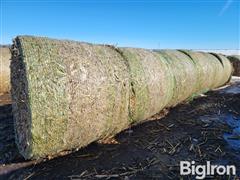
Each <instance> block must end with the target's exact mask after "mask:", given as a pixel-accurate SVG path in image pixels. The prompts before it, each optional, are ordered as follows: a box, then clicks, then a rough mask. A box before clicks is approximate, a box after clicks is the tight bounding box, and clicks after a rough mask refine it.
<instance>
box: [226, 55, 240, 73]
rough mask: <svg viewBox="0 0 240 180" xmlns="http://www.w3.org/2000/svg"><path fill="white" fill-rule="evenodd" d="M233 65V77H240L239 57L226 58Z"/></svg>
mask: <svg viewBox="0 0 240 180" xmlns="http://www.w3.org/2000/svg"><path fill="white" fill-rule="evenodd" d="M228 59H229V60H230V62H231V63H232V65H233V76H240V55H234V56H228Z"/></svg>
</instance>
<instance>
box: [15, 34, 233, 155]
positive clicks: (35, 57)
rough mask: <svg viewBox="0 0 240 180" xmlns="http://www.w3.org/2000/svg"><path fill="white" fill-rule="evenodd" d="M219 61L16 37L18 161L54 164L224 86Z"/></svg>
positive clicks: (225, 73) (223, 64) (225, 74)
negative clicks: (69, 153)
mask: <svg viewBox="0 0 240 180" xmlns="http://www.w3.org/2000/svg"><path fill="white" fill-rule="evenodd" d="M231 72H232V67H231V64H230V62H229V61H228V59H227V58H225V57H224V56H221V55H215V54H214V55H213V54H207V53H200V52H191V51H178V50H164V51H159V52H153V51H150V50H145V49H136V48H116V47H113V46H108V45H93V44H88V43H80V42H74V41H60V40H53V39H48V38H39V37H30V36H19V37H17V38H16V39H15V41H14V45H13V46H12V62H11V85H12V90H11V93H12V98H13V101H14V103H13V114H14V120H15V131H16V142H17V145H18V148H19V150H20V152H21V154H22V155H23V156H24V157H25V158H26V159H34V158H39V157H46V156H48V155H51V156H56V155H58V154H59V153H60V152H61V151H64V150H74V149H77V148H81V147H84V146H86V145H88V144H89V143H91V142H93V141H96V140H99V139H103V138H106V137H109V136H112V135H115V134H117V133H118V132H120V131H122V130H124V129H126V128H128V127H129V126H130V125H131V124H136V123H140V122H142V121H144V120H145V119H146V118H149V117H150V116H152V115H154V114H156V113H158V112H159V111H161V110H162V109H163V108H166V107H171V106H174V105H176V104H178V103H179V102H182V101H184V100H185V99H187V98H189V97H190V96H192V95H194V94H198V93H201V92H205V91H207V90H209V89H213V88H216V87H219V86H221V85H223V84H225V83H226V82H227V81H228V80H229V79H230V76H231Z"/></svg>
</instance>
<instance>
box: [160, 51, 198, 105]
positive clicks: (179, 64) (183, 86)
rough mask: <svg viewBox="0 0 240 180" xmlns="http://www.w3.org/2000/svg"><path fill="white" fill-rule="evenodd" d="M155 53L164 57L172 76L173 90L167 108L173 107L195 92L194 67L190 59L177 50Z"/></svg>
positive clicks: (195, 70)
mask: <svg viewBox="0 0 240 180" xmlns="http://www.w3.org/2000/svg"><path fill="white" fill-rule="evenodd" d="M157 53H159V54H160V55H162V56H164V58H165V59H166V62H167V63H168V64H169V67H170V71H171V72H172V74H173V81H174V90H173V96H172V99H171V101H170V102H169V103H168V106H175V105H176V104H178V103H180V102H182V101H183V100H185V99H187V98H188V97H189V96H191V95H192V94H193V93H195V92H196V84H197V78H198V74H197V73H198V72H197V69H196V65H195V64H194V62H193V61H192V59H191V58H189V57H188V56H187V55H185V54H183V53H181V52H179V51H177V50H161V51H158V52H157Z"/></svg>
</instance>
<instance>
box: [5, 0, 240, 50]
mask: <svg viewBox="0 0 240 180" xmlns="http://www.w3.org/2000/svg"><path fill="white" fill-rule="evenodd" d="M0 1H1V31H0V33H1V44H10V43H11V41H12V38H14V37H15V36H17V35H36V36H47V37H52V38H58V39H72V40H78V41H86V42H92V43H107V44H114V45H117V46H130V47H142V48H186V49H239V47H240V27H239V26H240V17H239V16H240V1H239V0H235V1H234V0H205V1H203V0H202V1H197V0H192V1H190V0H184V1H180V0H179V1H177V0H169V1H167V0H149V1H147V0H146V1H144V0H135V1H134V0H123V1H120V0H116V1H110V0H104V1H103V0H102V1H101V0H99V1H97V0H96V1H93V0H89V1H87V0H83V1H80V0H79V1H77V0H69V1H67V0H60V1H56V0H48V1H47V0H42V1H41V0H35V1H34V0H0Z"/></svg>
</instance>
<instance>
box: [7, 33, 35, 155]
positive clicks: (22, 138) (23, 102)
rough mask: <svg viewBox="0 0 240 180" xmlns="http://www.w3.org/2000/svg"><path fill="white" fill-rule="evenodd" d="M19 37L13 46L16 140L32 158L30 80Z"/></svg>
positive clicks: (12, 92) (25, 153)
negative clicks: (27, 75)
mask: <svg viewBox="0 0 240 180" xmlns="http://www.w3.org/2000/svg"><path fill="white" fill-rule="evenodd" d="M19 43H20V41H19V39H18V38H16V39H15V41H14V43H13V45H12V47H11V51H12V61H11V95H12V100H13V104H12V108H13V114H14V116H13V117H14V126H15V135H16V137H15V140H16V144H17V146H18V148H19V152H20V153H21V154H22V155H23V156H24V157H25V158H26V159H29V158H31V156H32V155H31V143H32V139H31V132H30V129H31V128H30V126H31V109H30V104H29V96H28V81H27V77H26V67H25V62H24V59H23V57H22V52H21V48H20V46H19Z"/></svg>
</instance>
